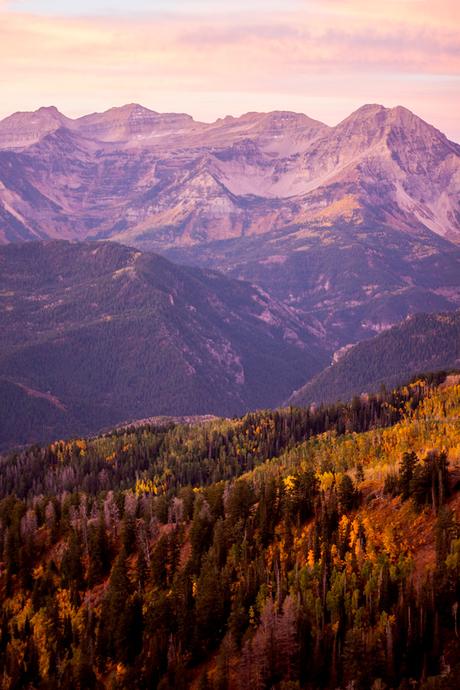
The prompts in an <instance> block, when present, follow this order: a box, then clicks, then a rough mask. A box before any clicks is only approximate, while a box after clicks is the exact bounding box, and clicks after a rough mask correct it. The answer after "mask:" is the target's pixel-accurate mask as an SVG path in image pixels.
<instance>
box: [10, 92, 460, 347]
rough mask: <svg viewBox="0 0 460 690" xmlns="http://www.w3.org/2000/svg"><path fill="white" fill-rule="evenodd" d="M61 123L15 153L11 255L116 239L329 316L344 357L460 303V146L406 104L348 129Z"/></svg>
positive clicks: (171, 121) (168, 117) (245, 123)
mask: <svg viewBox="0 0 460 690" xmlns="http://www.w3.org/2000/svg"><path fill="white" fill-rule="evenodd" d="M47 113H48V111H47ZM48 115H49V116H50V117H51V119H52V121H53V122H54V124H55V129H54V130H53V131H48V130H49V126H48V125H47V127H46V128H45V129H47V131H46V133H44V135H43V136H42V137H41V138H39V139H38V140H37V141H34V142H33V143H31V144H30V145H28V146H25V147H23V148H10V149H8V148H3V149H1V150H0V242H3V243H6V242H11V241H25V240H31V239H44V238H46V237H51V238H55V239H62V238H64V239H79V240H82V239H85V240H86V239H92V240H107V239H108V240H115V241H118V242H121V243H123V244H127V245H129V246H135V247H137V248H139V249H141V250H147V251H155V252H158V253H162V254H164V255H167V256H169V257H170V258H171V259H173V260H177V261H179V262H180V263H184V264H194V265H200V266H202V267H208V268H212V269H216V270H219V271H222V272H225V273H227V274H228V275H230V276H232V277H235V278H239V279H244V280H249V282H253V283H257V284H259V285H260V286H261V287H263V289H265V290H267V291H268V292H269V293H270V294H272V295H273V296H274V297H276V299H278V300H280V301H283V302H285V303H286V304H288V305H289V306H290V307H292V308H295V309H297V310H298V311H299V312H302V313H303V314H304V317H305V318H306V319H308V318H309V315H313V316H314V317H315V318H317V319H319V320H320V321H321V322H322V323H323V324H324V325H325V328H326V330H327V332H328V338H329V341H330V343H329V345H330V348H331V349H337V348H338V347H341V346H343V345H346V344H348V343H350V342H356V341H357V340H360V339H362V338H364V337H369V336H371V335H372V334H373V333H375V331H376V330H377V329H380V328H381V327H382V324H387V325H391V324H392V323H396V322H398V321H400V320H401V319H403V318H405V317H406V316H407V315H408V314H411V313H414V312H416V311H420V310H421V308H422V305H423V304H424V303H425V304H427V305H428V307H427V309H428V310H432V311H441V310H449V309H454V308H456V307H458V306H459V305H460V146H459V145H458V144H456V143H454V142H450V141H449V140H448V139H447V138H446V137H445V135H443V134H442V133H441V132H440V131H439V130H437V129H436V128H434V127H432V126H431V125H430V124H428V123H426V122H424V121H423V120H421V119H420V118H418V117H417V116H416V115H414V114H413V113H411V112H410V111H408V110H407V109H405V108H403V107H396V108H385V107H384V106H381V105H378V104H370V105H367V106H363V107H362V108H360V109H358V110H357V111H355V112H354V113H352V114H351V115H350V116H349V117H348V118H345V119H344V120H342V122H340V123H339V124H338V125H336V126H335V127H329V126H328V125H324V124H322V123H320V122H317V121H314V120H311V119H310V118H308V117H307V116H305V115H302V114H298V113H297V114H296V113H289V112H285V111H275V112H272V113H266V114H259V113H248V114H246V115H243V116H241V117H239V118H224V119H220V120H217V121H216V122H214V123H199V122H195V121H194V120H193V119H192V118H190V117H189V116H186V115H181V114H178V115H175V114H165V115H161V114H159V113H155V112H154V111H150V110H148V109H145V108H143V107H142V106H138V105H136V104H131V105H129V106H126V107H125V108H123V107H122V108H115V109H111V110H109V111H107V112H106V113H102V114H97V113H96V114H92V115H88V116H83V118H79V119H78V120H75V121H71V122H73V123H74V124H72V126H71V127H68V126H67V125H66V122H64V125H65V126H62V123H61V122H60V121H58V120H59V118H58V120H56V117H57V116H56V113H55V111H54V110H52V112H51V113H48ZM31 117H35V115H34V114H32V115H31ZM62 117H64V116H62ZM9 122H10V125H11V120H10V121H9ZM75 122H77V123H78V122H80V127H81V128H82V129H81V130H78V126H77V125H75ZM4 123H5V121H3V128H4ZM7 124H8V123H7ZM10 125H8V126H10ZM58 125H59V126H58ZM92 128H93V130H92ZM111 128H112V129H111ZM92 132H93V133H92ZM110 132H112V134H111V133H110ZM1 136H2V122H0V139H1ZM15 136H16V138H17V139H18V140H19V139H20V137H19V135H18V133H16V134H15ZM110 138H112V141H110ZM262 238H263V239H262ZM287 283H289V289H287V288H286V287H285V286H286V284H287ZM423 308H424V307H423Z"/></svg>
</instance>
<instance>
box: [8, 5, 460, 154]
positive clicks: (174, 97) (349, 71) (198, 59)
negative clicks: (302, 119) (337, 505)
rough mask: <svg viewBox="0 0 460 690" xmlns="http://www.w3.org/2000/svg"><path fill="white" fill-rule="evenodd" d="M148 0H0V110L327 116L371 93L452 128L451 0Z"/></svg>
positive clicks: (457, 33) (455, 67)
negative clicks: (128, 108) (73, 3)
mask: <svg viewBox="0 0 460 690" xmlns="http://www.w3.org/2000/svg"><path fill="white" fill-rule="evenodd" d="M146 4H148V3H146V2H143V3H142V9H143V11H142V12H137V13H136V12H135V11H133V7H134V9H135V8H136V0H133V2H132V3H131V4H130V3H126V7H131V10H130V11H128V10H124V5H125V3H122V2H115V0H113V2H112V6H111V2H110V0H107V2H105V6H106V7H107V5H109V6H111V10H110V8H109V10H108V11H106V12H104V11H103V10H101V11H98V13H97V14H94V13H93V14H90V13H89V10H88V12H87V14H86V15H83V16H79V15H78V14H77V13H76V11H75V8H71V9H72V12H70V13H69V11H68V6H67V10H62V9H61V10H60V11H61V14H58V13H57V12H58V11H59V6H60V5H61V7H62V6H65V5H67V3H58V2H55V3H53V2H52V1H48V2H46V1H45V0H44V1H43V2H41V0H36V2H33V1H32V0H29V1H28V2H27V1H26V0H23V1H22V2H21V0H17V1H16V2H14V1H13V0H11V1H10V2H7V1H5V0H0V64H1V71H0V87H1V101H0V117H4V116H6V115H8V114H10V113H11V112H14V111H16V110H34V109H36V108H37V107H39V106H41V105H56V106H57V107H58V108H59V109H60V110H62V111H63V112H64V113H65V114H66V115H69V116H77V115H81V114H84V113H87V112H93V111H95V110H104V109H107V108H109V107H111V106H113V105H122V104H124V103H128V102H138V103H142V104H143V105H145V106H147V107H150V108H152V109H154V110H159V111H180V112H188V113H190V114H191V115H193V116H194V117H196V118H197V119H202V120H213V119H216V118H217V117H220V116H224V115H226V114H232V115H238V114H241V113H243V112H247V111H249V110H274V109H283V110H296V111H302V112H305V113H307V114H308V115H310V116H311V117H315V118H317V119H320V120H323V121H325V122H327V123H328V124H335V123H337V122H338V121H340V120H341V119H342V118H343V117H345V116H346V115H348V114H349V113H350V112H351V111H352V110H354V109H356V108H357V107H359V106H360V105H362V104H363V103H370V102H378V103H383V104H384V105H388V106H393V105H397V104H402V105H405V106H406V107H408V108H410V109H411V110H413V111H414V112H416V113H417V114H418V115H420V116H421V117H423V118H424V119H426V120H428V121H429V122H431V123H432V124H434V125H435V126H437V127H439V128H440V129H441V130H443V131H444V132H445V133H446V134H447V135H448V136H450V137H451V138H453V139H456V140H457V141H460V118H459V116H458V113H460V3H459V2H458V0H438V1H436V2H434V1H432V0H397V1H396V0H386V1H383V0H382V1H381V2H373V0H368V1H367V2H364V0H352V1H351V2H347V1H346V0H322V1H321V2H319V1H317V2H311V1H308V0H285V1H284V2H283V3H282V2H281V0H271V1H270V2H268V3H262V2H260V0H247V2H245V3H244V4H243V5H242V4H241V3H240V4H239V5H238V4H235V2H233V3H230V2H228V1H227V0H223V1H222V2H220V3H219V4H218V8H219V11H216V10H215V9H213V5H214V6H217V3H209V2H207V1H206V0H201V2H199V0H196V2H194V1H192V0H170V4H167V3H166V4H165V3H164V2H163V1H162V0H153V1H152V2H151V3H150V5H151V8H152V9H151V10H150V11H148V12H146V11H145V7H146ZM103 5H104V3H101V7H102V6H103ZM53 6H55V7H56V8H57V9H53ZM80 6H84V3H83V5H80ZM165 6H167V7H168V8H169V9H168V11H167V12H166V11H165V10H164V7H165ZM88 7H89V6H88ZM139 8H140V6H138V9H139ZM155 8H157V9H156V10H155ZM162 8H163V9H162ZM242 8H244V9H242Z"/></svg>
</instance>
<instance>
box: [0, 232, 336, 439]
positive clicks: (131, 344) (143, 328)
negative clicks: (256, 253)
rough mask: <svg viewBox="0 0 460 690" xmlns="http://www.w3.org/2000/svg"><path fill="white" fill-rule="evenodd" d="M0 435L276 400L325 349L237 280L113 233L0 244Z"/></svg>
mask: <svg viewBox="0 0 460 690" xmlns="http://www.w3.org/2000/svg"><path fill="white" fill-rule="evenodd" d="M0 300H1V301H0V304H1V309H0V352H1V355H0V388H1V393H2V395H1V396H0V398H1V408H2V414H1V417H2V430H1V442H2V443H4V444H5V443H7V442H8V443H10V444H11V443H24V442H27V441H29V442H32V441H39V440H46V439H51V438H56V437H59V436H62V435H69V434H81V433H90V432H95V431H97V430H99V429H100V428H102V427H105V426H113V425H115V424H118V423H120V422H123V421H125V420H129V419H135V418H145V417H151V416H155V415H174V416H177V415H190V414H208V413H213V414H219V415H233V414H236V413H240V412H242V411H244V410H247V409H251V408H255V407H265V406H273V405H276V404H277V403H279V402H281V401H282V399H283V396H284V397H286V395H288V394H289V392H290V390H292V388H293V387H295V385H296V384H297V385H298V384H299V383H300V381H301V380H302V379H305V378H307V377H309V376H311V375H312V374H313V373H314V372H316V371H318V370H319V369H320V368H322V366H323V365H324V362H325V356H324V354H323V351H322V347H321V345H320V342H319V340H318V338H317V335H316V334H315V332H314V329H313V328H311V329H308V328H306V327H305V325H304V322H303V321H301V320H299V319H298V317H297V316H296V314H295V313H294V312H293V311H292V310H290V309H289V308H287V307H285V306H283V305H282V304H280V303H278V302H277V301H276V300H273V299H271V298H270V297H269V296H268V295H267V294H266V293H264V292H262V291H261V290H260V289H258V288H255V287H254V286H252V285H249V284H248V283H243V282H239V281H235V280H232V279H229V278H225V277H223V276H221V275H219V274H217V273H214V272H212V271H202V270H199V269H194V268H187V267H183V266H176V265H174V264H172V263H170V262H169V261H167V260H165V259H163V258H161V257H159V256H157V255H153V254H142V253H141V252H138V251H136V250H132V249H128V248H127V247H123V246H121V245H117V244H113V243H98V244H94V243H69V242H64V241H48V242H43V243H26V244H21V245H15V244H12V245H8V246H5V247H2V248H0Z"/></svg>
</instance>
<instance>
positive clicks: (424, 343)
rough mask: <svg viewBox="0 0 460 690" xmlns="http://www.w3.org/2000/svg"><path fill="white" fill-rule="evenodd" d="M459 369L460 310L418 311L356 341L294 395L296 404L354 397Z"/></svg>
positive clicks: (293, 402) (293, 398) (292, 399)
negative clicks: (424, 374)
mask: <svg viewBox="0 0 460 690" xmlns="http://www.w3.org/2000/svg"><path fill="white" fill-rule="evenodd" d="M449 368H460V312H458V311H457V312H453V313H449V314H445V313H444V314H417V315H416V316H412V317H410V318H408V319H406V321H404V322H403V323H401V324H399V325H397V326H394V327H393V328H391V329H389V330H388V331H385V332H384V333H381V334H380V335H378V336H376V337H375V338H373V339H371V340H367V341H365V342H362V343H359V344H358V345H355V346H354V347H352V348H351V349H349V350H348V351H347V352H345V353H344V354H343V355H342V356H341V357H340V358H339V359H338V361H337V362H336V363H334V364H332V365H331V366H329V367H328V368H327V369H325V370H324V371H322V372H321V373H320V374H318V375H317V376H315V377H314V378H313V379H312V380H311V381H309V382H308V383H307V384H306V385H305V386H303V387H302V388H301V389H300V390H298V391H297V392H296V393H295V394H294V395H293V396H292V397H291V399H290V402H291V403H292V404H294V405H309V404H311V403H314V402H315V403H321V402H333V401H335V400H343V401H346V400H350V399H351V398H352V396H353V395H359V394H360V393H363V392H374V391H377V390H378V389H379V387H380V386H381V385H382V384H384V385H385V386H387V387H393V386H396V385H399V384H401V383H402V382H404V381H405V380H407V379H409V378H410V377H411V376H412V375H414V374H418V373H422V372H427V371H435V370H437V369H449Z"/></svg>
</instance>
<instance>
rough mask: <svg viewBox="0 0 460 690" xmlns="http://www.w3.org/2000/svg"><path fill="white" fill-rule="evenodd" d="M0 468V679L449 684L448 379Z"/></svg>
mask: <svg viewBox="0 0 460 690" xmlns="http://www.w3.org/2000/svg"><path fill="white" fill-rule="evenodd" d="M442 379H443V377H442V376H440V377H431V378H430V379H429V381H430V383H429V382H428V379H426V380H419V381H417V382H414V383H412V384H411V385H409V386H407V387H405V388H402V389H400V390H399V391H395V392H394V393H388V394H380V395H377V396H371V397H369V398H368V399H366V400H361V401H360V400H358V399H355V400H354V401H353V403H350V404H348V405H334V406H329V407H320V408H318V409H316V410H300V409H295V408H288V409H285V410H279V411H275V412H268V411H267V412H260V413H253V414H249V415H247V416H245V417H243V418H242V419H238V420H232V421H230V420H228V421H221V420H211V421H209V422H207V423H204V424H197V425H191V426H190V425H171V426H170V427H167V428H159V427H155V426H152V425H150V426H149V425H147V426H144V427H142V426H141V427H136V428H128V429H121V430H119V431H117V432H115V433H111V434H107V435H105V436H101V437H97V438H93V439H74V440H72V441H56V442H55V443H53V444H51V445H49V446H46V447H43V448H40V447H38V446H35V447H32V448H29V449H28V450H25V451H22V452H21V453H16V454H13V455H10V456H8V457H5V458H4V459H3V460H2V461H1V468H0V469H1V472H0V496H1V497H2V498H1V501H0V544H2V550H3V553H2V555H1V558H2V568H1V574H0V588H1V589H0V592H1V598H2V615H1V621H0V668H1V669H2V675H1V676H0V677H1V687H2V689H5V690H11V689H12V688H25V687H28V688H47V689H48V688H69V689H70V688H80V689H81V690H83V689H85V690H89V689H91V688H101V689H103V688H111V689H113V688H120V689H121V688H123V689H124V688H126V689H127V688H130V689H131V688H139V689H140V688H155V687H158V688H162V689H163V690H167V689H169V688H171V689H173V688H175V689H176V688H179V689H180V688H189V687H193V688H199V689H200V690H203V689H205V688H208V689H212V690H217V689H219V690H224V689H228V690H233V689H235V690H236V689H237V688H260V689H264V688H267V689H268V688H272V687H275V688H279V689H280V690H281V689H283V690H295V689H296V688H297V689H300V688H304V689H309V690H313V689H314V688H343V689H344V688H346V687H348V688H351V687H353V688H356V690H369V689H370V688H373V689H374V690H377V689H383V688H399V689H400V690H403V688H409V687H416V688H423V689H424V690H428V689H432V688H439V689H444V690H448V689H452V690H453V689H454V688H457V687H458V683H457V681H458V677H459V674H460V666H459V663H458V659H459V653H460V645H459V642H458V636H457V633H458V620H457V612H458V601H459V596H460V531H459V519H460V492H459V481H460V385H459V383H458V378H455V377H451V378H450V379H447V381H445V382H443V383H440V381H442Z"/></svg>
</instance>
